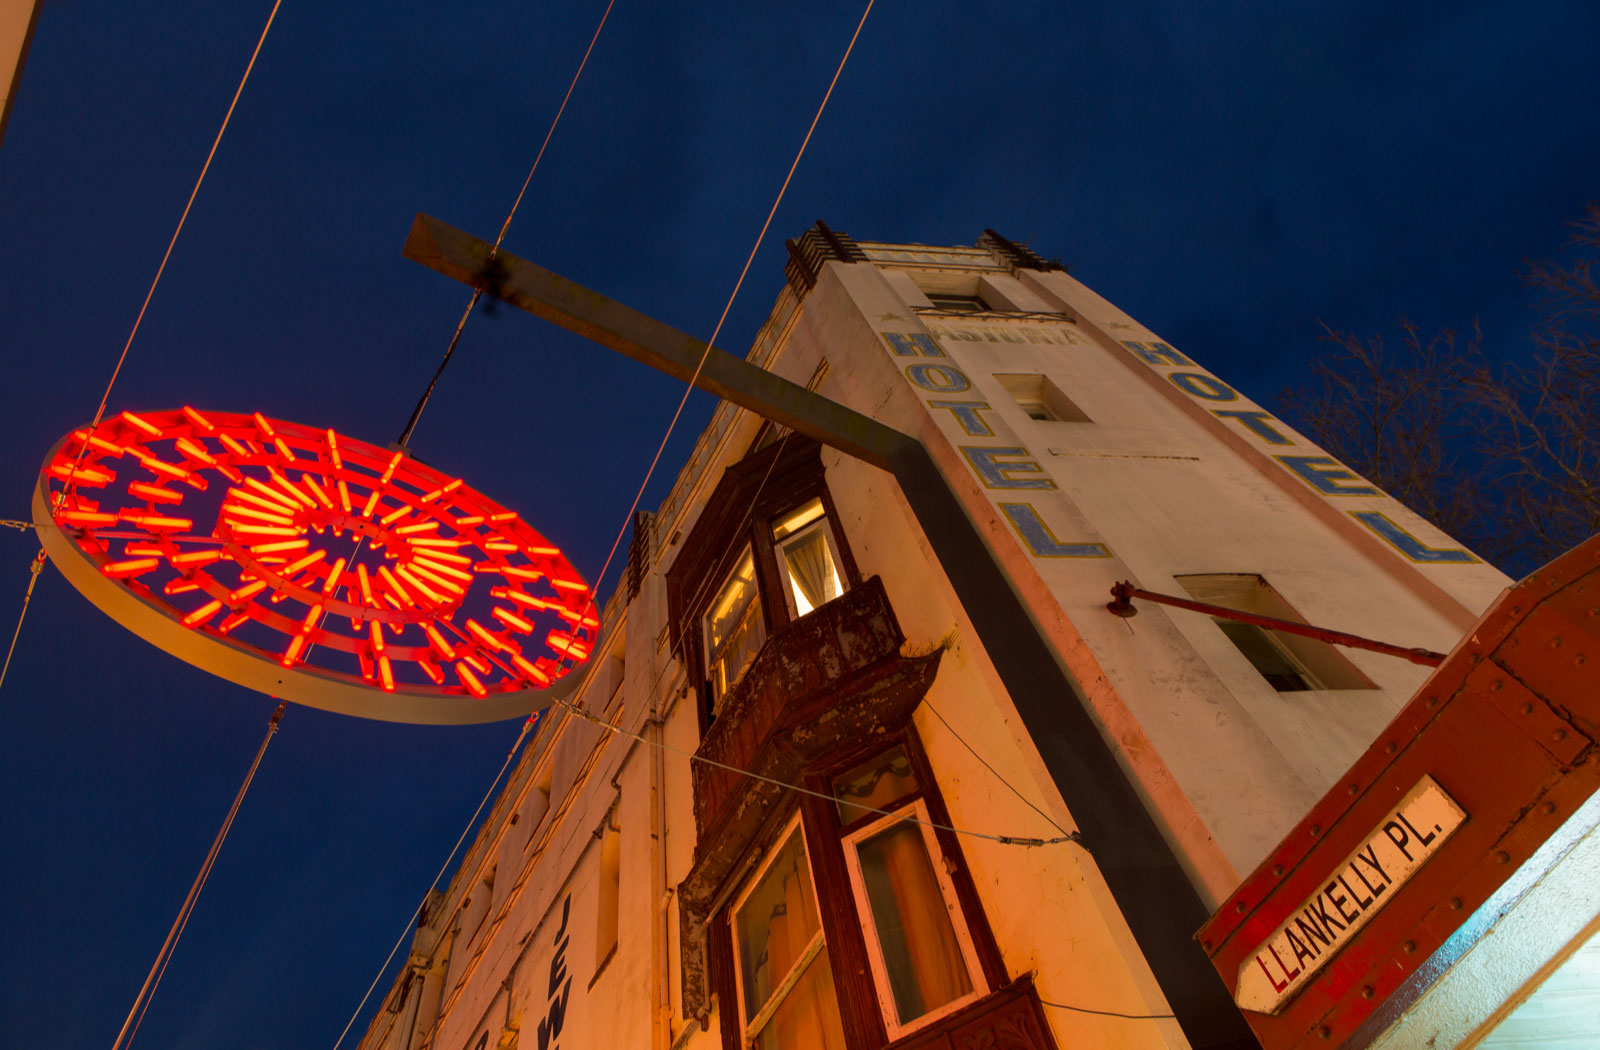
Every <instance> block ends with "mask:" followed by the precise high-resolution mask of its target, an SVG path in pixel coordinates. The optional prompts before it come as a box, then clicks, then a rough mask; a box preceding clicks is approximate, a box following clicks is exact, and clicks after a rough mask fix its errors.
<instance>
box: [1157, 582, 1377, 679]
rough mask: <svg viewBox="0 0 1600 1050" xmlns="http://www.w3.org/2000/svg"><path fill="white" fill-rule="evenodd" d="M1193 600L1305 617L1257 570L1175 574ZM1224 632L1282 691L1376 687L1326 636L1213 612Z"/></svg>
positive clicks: (1291, 617) (1264, 613) (1278, 617)
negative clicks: (1278, 628)
mask: <svg viewBox="0 0 1600 1050" xmlns="http://www.w3.org/2000/svg"><path fill="white" fill-rule="evenodd" d="M1174 579H1175V580H1177V582H1178V586H1180V587H1182V588H1183V590H1184V591H1185V592H1186V593H1187V594H1188V595H1189V597H1191V598H1193V599H1194V600H1195V601H1197V602H1206V603H1208V604H1211V605H1221V606H1224V607H1226V608H1229V609H1237V610H1239V611H1240V612H1246V613H1253V614H1255V615H1257V616H1270V617H1272V618H1273V619H1275V620H1288V621H1290V622H1292V623H1305V622H1306V619H1305V617H1303V616H1301V615H1300V613H1299V612H1298V611H1297V610H1296V609H1295V607H1294V606H1292V605H1290V604H1289V602H1288V601H1287V600H1286V599H1285V598H1284V597H1283V595H1281V594H1279V593H1278V592H1277V590H1275V589H1274V588H1273V586H1272V585H1271V584H1270V583H1268V582H1267V581H1266V579H1264V578H1263V577H1261V576H1259V575H1256V574H1255V573H1230V572H1224V573H1198V574H1192V575H1186V576H1176V577H1174ZM1212 620H1213V622H1214V623H1216V625H1217V627H1218V629H1219V630H1221V631H1222V634H1223V636H1224V637H1226V638H1227V639H1228V641H1230V642H1232V643H1233V647H1234V648H1235V649H1237V650H1239V652H1240V653H1241V654H1242V655H1243V656H1244V658H1245V659H1246V660H1248V661H1250V666H1252V667H1254V668H1255V669H1256V672H1257V673H1258V674H1260V675H1261V677H1262V678H1264V679H1266V681H1267V684H1268V685H1270V686H1272V688H1274V689H1276V690H1277V691H1278V692H1280V693H1298V692H1306V691H1309V690H1324V689H1376V688H1378V686H1377V684H1376V683H1375V682H1373V681H1372V679H1370V678H1368V677H1367V676H1366V675H1364V674H1362V673H1361V669H1360V668H1358V667H1357V666H1356V665H1355V664H1353V663H1351V662H1350V660H1349V659H1348V658H1347V657H1346V656H1345V655H1344V654H1343V653H1342V652H1340V651H1339V649H1338V648H1337V647H1335V646H1333V645H1330V644H1329V643H1327V642H1321V641H1318V640H1317V639H1315V638H1302V637H1300V636H1298V635H1293V634H1285V633H1283V632H1281V631H1273V630H1269V629H1267V628H1265V627H1259V626H1257V625H1255V624H1253V623H1245V622H1243V621H1241V620H1230V619H1227V618H1226V617H1221V616H1216V617H1212Z"/></svg>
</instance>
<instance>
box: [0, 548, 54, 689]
mask: <svg viewBox="0 0 1600 1050" xmlns="http://www.w3.org/2000/svg"><path fill="white" fill-rule="evenodd" d="M44 561H45V555H44V548H43V547H40V548H39V553H38V554H35V555H34V556H33V562H32V564H30V565H29V566H28V589H27V590H25V591H23V592H22V611H21V612H20V613H18V614H17V629H16V630H14V631H12V632H11V648H9V649H7V650H6V662H5V664H4V665H0V688H4V686H5V684H6V672H7V671H9V670H11V655H12V654H13V653H15V652H16V651H17V639H18V638H19V637H21V635H22V621H23V619H25V618H26V617H27V615H28V603H29V602H31V601H33V588H34V585H36V584H37V583H38V582H39V571H40V570H41V569H43V568H44Z"/></svg>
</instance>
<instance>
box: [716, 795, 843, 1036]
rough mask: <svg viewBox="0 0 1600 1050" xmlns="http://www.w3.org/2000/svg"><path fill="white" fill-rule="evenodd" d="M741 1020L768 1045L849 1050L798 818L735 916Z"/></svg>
mask: <svg viewBox="0 0 1600 1050" xmlns="http://www.w3.org/2000/svg"><path fill="white" fill-rule="evenodd" d="M732 924H733V945H734V956H735V960H736V962H735V972H736V974H737V979H738V991H739V1022H740V1024H741V1026H742V1028H743V1031H744V1040H743V1043H744V1045H747V1046H755V1047H758V1048H761V1050H844V1030H843V1027H842V1024H841V1022H840V1019H839V1001H838V999H837V997H836V995H835V992H834V985H833V970H832V967H831V965H830V963H829V960H828V946H827V942H826V940H825V938H824V937H823V933H822V923H821V919H820V917H819V916H818V914H817V895H816V888H815V886H814V885H813V883H812V879H811V866H810V864H809V863H808V862H807V860H806V851H805V834H804V832H802V831H801V830H800V827H799V821H798V818H796V819H795V820H791V821H790V824H789V827H788V829H787V830H786V831H785V833H784V836H783V838H782V839H781V841H780V843H779V845H778V846H777V847H776V848H775V849H774V850H773V852H772V853H771V854H770V856H769V858H768V860H767V863H766V864H765V866H764V867H763V868H762V869H761V870H760V872H759V873H758V874H757V876H756V878H755V879H754V880H753V881H752V882H751V884H750V886H749V887H748V888H747V889H746V890H745V891H744V893H743V894H742V895H741V896H740V898H739V900H738V901H737V902H736V903H735V905H734V908H733V916H732Z"/></svg>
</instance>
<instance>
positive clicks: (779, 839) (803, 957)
mask: <svg viewBox="0 0 1600 1050" xmlns="http://www.w3.org/2000/svg"><path fill="white" fill-rule="evenodd" d="M796 834H798V835H799V836H800V859H801V860H802V861H803V862H804V863H805V865H806V871H807V872H808V873H809V874H810V876H811V896H812V904H813V906H814V907H815V908H816V909H817V932H816V933H815V934H814V935H813V936H812V938H811V940H810V941H809V942H807V944H806V946H805V948H803V949H802V950H801V951H800V953H799V954H798V955H796V956H795V960H794V962H793V964H791V965H790V967H789V969H788V970H787V971H785V972H784V975H783V977H782V979H781V980H779V981H778V982H777V983H776V984H775V985H773V987H772V994H770V995H769V996H767V999H766V1001H765V1002H763V1003H762V1004H761V1007H760V1009H758V1010H757V1011H756V1013H755V1016H753V1017H751V1018H750V1020H749V1021H746V1020H745V1012H746V1011H745V988H744V974H743V968H742V965H741V959H740V956H739V935H738V930H737V923H738V917H739V909H740V908H742V907H744V904H745V902H746V901H748V900H749V899H750V896H751V894H753V893H755V891H756V888H757V887H758V886H760V885H761V880H762V879H764V878H766V876H767V872H769V871H770V870H771V869H772V864H773V862H774V861H775V860H776V859H777V858H778V857H779V856H780V855H781V854H782V853H783V850H784V847H785V846H787V845H788V843H789V838H790V836H791V835H796ZM822 910H823V909H822V892H821V890H820V889H819V888H818V885H817V869H816V865H815V864H814V863H812V860H811V843H810V840H809V839H808V838H807V837H806V829H805V821H804V820H803V819H802V817H801V814H800V811H799V810H798V809H796V810H795V811H794V812H793V813H791V814H790V816H789V818H788V819H787V820H785V821H784V822H783V823H782V824H781V825H780V827H779V831H778V833H777V834H776V835H775V836H773V838H772V842H771V844H770V846H769V847H768V848H767V849H766V851H765V852H764V853H763V855H762V857H761V860H760V861H759V862H758V863H757V864H755V865H753V866H752V867H751V869H750V871H749V872H748V873H747V874H746V875H745V877H744V886H743V887H742V888H741V889H740V890H739V892H738V893H737V894H735V895H734V897H733V899H732V900H731V901H729V902H728V905H727V908H726V909H725V910H724V912H723V916H724V920H725V921H724V925H725V927H726V933H727V937H728V948H729V951H728V959H729V962H730V963H731V966H730V971H731V972H730V980H731V982H732V984H733V992H734V999H733V1002H732V1004H731V1005H732V1006H733V1018H734V1020H735V1021H736V1023H737V1024H738V1037H737V1038H738V1045H739V1046H741V1047H753V1046H755V1045H756V1037H757V1036H759V1035H760V1034H761V1031H762V1030H763V1029H764V1028H765V1027H766V1026H767V1024H769V1023H770V1022H771V1021H772V1019H773V1017H774V1016H775V1015H776V1014H777V1012H778V1009H779V1008H780V1007H781V1006H782V1005H783V1004H784V1002H785V1001H786V1000H787V999H788V997H789V996H790V994H791V993H793V992H794V990H795V986H796V985H798V984H799V983H800V980H801V978H803V977H804V976H805V975H806V972H807V971H808V970H809V969H810V968H811V965H812V964H813V963H815V962H816V961H817V956H819V955H821V954H822V953H823V952H824V951H826V950H827V949H828V927H827V923H826V922H825V921H824V920H823V917H822ZM830 963H831V959H830ZM833 997H834V1005H835V1008H836V1009H837V1008H839V1006H840V1004H839V987H838V983H837V981H835V983H834V987H833ZM846 1042H848V1038H847V1039H846Z"/></svg>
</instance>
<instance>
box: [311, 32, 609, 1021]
mask: <svg viewBox="0 0 1600 1050" xmlns="http://www.w3.org/2000/svg"><path fill="white" fill-rule="evenodd" d="M615 3H616V0H607V3H606V7H605V10H604V11H603V12H601V14H600V21H599V22H598V23H597V24H596V25H595V27H594V33H593V34H592V35H591V36H590V38H589V46H588V47H586V48H585V49H584V52H583V58H582V59H580V60H579V62H578V68H577V70H576V71H575V72H574V73H573V74H572V80H571V82H570V83H568V84H567V91H566V94H565V95H563V96H562V98H561V104H560V105H559V106H557V107H556V113H555V116H554V117H553V118H552V119H551V121H550V126H549V128H548V129H546V131H545V133H544V140H543V141H542V142H540V143H539V151H538V153H536V154H535V155H534V158H533V164H532V165H530V166H529V168H528V174H527V176H526V177H525V178H524V179H523V180H522V186H521V188H520V189H519V190H518V191H517V196H516V199H515V200H513V201H512V203H511V208H510V210H509V211H507V212H506V217H505V221H504V222H502V223H501V224H500V231H499V233H498V234H497V235H496V236H495V241H494V245H493V246H492V247H491V248H490V249H489V261H490V262H491V263H493V261H494V259H495V257H496V255H497V254H498V253H499V251H500V247H501V245H502V244H504V243H505V239H506V234H507V233H508V232H509V231H510V229H511V223H512V221H513V220H514V219H515V218H516V215H517V209H518V208H520V207H521V206H522V201H523V198H524V197H525V196H526V195H527V192H528V186H529V185H530V184H531V183H532V182H533V176H534V173H535V172H537V171H538V170H539V162H540V161H542V160H543V159H544V154H545V150H546V149H548V148H549V146H550V140H551V139H552V138H553V137H554V136H555V133H556V128H557V126H559V125H560V123H561V117H562V115H563V114H564V113H566V111H567V103H569V102H570V101H572V94H573V92H574V91H575V90H576V89H577V87H578V80H579V79H580V78H581V77H582V76H583V71H584V69H585V68H586V67H587V66H588V64H589V56H590V55H592V54H593V53H594V47H595V44H596V43H597V42H598V41H599V39H600V34H601V32H602V31H603V30H604V29H605V27H606V21H607V20H608V19H609V18H610V17H611V9H612V7H613V6H614V5H615ZM482 297H483V290H482V289H481V288H474V289H473V290H472V295H471V296H470V297H469V299H468V301H467V308H466V309H465V310H464V311H462V313H461V319H460V320H459V321H457V322H456V327H455V331H454V332H453V333H452V334H451V336H450V342H449V344H448V345H447V346H446V347H445V351H444V356H443V358H442V359H441V360H440V361H439V366H438V368H436V369H435V370H434V373H433V376H432V378H431V379H429V381H428V385H427V387H426V388H425V389H424V390H423V392H422V397H421V399H420V400H418V402H417V406H416V408H414V409H413V410H412V412H411V418H410V419H408V420H407V421H406V425H405V428H404V429H403V430H401V432H400V438H399V440H398V441H396V442H395V444H396V445H397V446H399V447H400V448H401V449H402V450H403V449H405V448H406V447H407V444H408V443H409V442H410V440H411V437H412V435H413V434H414V433H415V432H416V429H417V424H418V423H419V422H420V421H421V419H422V412H423V410H424V409H426V408H427V407H428V401H429V399H430V398H432V397H433V392H434V390H435V389H436V388H437V387H438V385H439V378H440V376H442V375H443V374H444V370H445V368H446V367H447V366H448V365H449V364H450V361H451V359H452V358H453V357H454V356H455V352H456V347H457V346H459V345H460V343H461V336H462V333H463V332H464V331H465V330H466V327H467V321H468V320H469V319H470V318H471V317H472V311H473V310H474V309H475V308H476V307H477V305H478V301H479V300H480V299H481V298H482ZM538 720H539V715H538V713H535V714H533V715H531V716H530V717H529V718H528V719H527V720H526V721H525V722H523V724H522V731H521V732H520V733H519V734H518V735H517V740H516V743H514V744H512V745H511V750H510V751H508V752H507V753H506V758H505V761H504V762H503V763H501V765H500V770H499V772H497V773H496V774H495V776H494V780H493V781H491V782H490V784H489V789H488V791H486V792H485V793H484V796H483V799H482V800H481V801H480V802H479V803H478V808H477V809H476V810H474V811H473V813H472V816H471V817H470V818H469V819H468V820H467V823H466V826H465V827H464V828H462V829H461V835H460V836H459V837H458V838H457V839H456V843H455V845H454V846H453V847H451V849H450V855H449V856H448V857H446V858H445V861H444V864H442V865H441V866H440V868H439V871H438V874H436V875H434V877H433V882H431V883H430V884H429V885H428V889H427V891H426V892H424V893H423V895H422V901H421V902H419V903H418V905H417V908H416V910H414V911H413V912H412V913H411V916H410V917H409V918H408V919H407V921H406V926H405V928H404V929H403V930H401V932H400V936H399V938H398V939H396V940H395V942H394V946H393V947H392V948H390V949H389V954H388V956H387V957H385V958H384V960H383V964H382V965H381V966H379V967H378V972H377V973H376V974H374V975H373V978H372V983H371V984H369V985H368V986H367V990H366V992H365V994H363V995H362V996H361V1001H360V1002H359V1003H357V1004H356V1008H355V1010H354V1011H353V1012H352V1013H351V1014H350V1019H349V1020H348V1021H346V1022H345V1026H344V1029H343V1030H342V1031H341V1032H340V1033H339V1038H338V1039H337V1040H335V1041H334V1044H333V1050H339V1047H340V1046H341V1045H343V1043H344V1039H345V1036H347V1035H349V1034H350V1029H351V1028H352V1027H353V1026H354V1025H355V1023H356V1020H357V1019H358V1018H359V1017H360V1016H361V1011H362V1010H363V1009H364V1008H365V1007H366V1005H367V1000H369V999H371V998H372V993H373V991H374V990H376V989H377V987H378V983H379V982H380V981H382V980H383V975H384V973H385V972H387V970H388V969H389V964H390V963H391V962H393V961H394V957H395V954H396V953H397V952H399V950H400V947H401V945H403V944H404V943H405V939H406V937H407V936H408V935H409V934H410V933H411V930H412V922H413V921H414V920H415V919H416V917H417V916H418V915H420V914H421V912H422V908H423V907H424V906H425V905H426V903H427V899H428V894H429V893H432V892H433V891H434V889H435V888H437V887H438V885H439V880H440V879H442V878H444V875H445V872H446V871H448V870H449V869H450V864H451V862H452V861H454V860H455V856H456V853H457V852H458V851H460V849H461V845H462V843H464V842H465V841H466V840H467V836H468V835H469V834H470V833H471V832H472V829H473V827H474V826H476V824H477V822H478V817H479V816H481V815H482V813H483V809H484V807H485V806H487V805H488V804H489V800H490V799H491V798H492V797H493V796H494V792H495V789H496V787H498V786H499V783H500V778H501V777H503V776H505V773H506V770H507V769H509V768H510V766H511V762H512V760H513V759H514V758H516V755H517V751H518V750H519V749H520V748H521V747H522V743H523V741H524V740H526V739H527V737H528V732H529V730H531V729H532V728H533V726H534V725H535V724H537V722H538Z"/></svg>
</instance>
